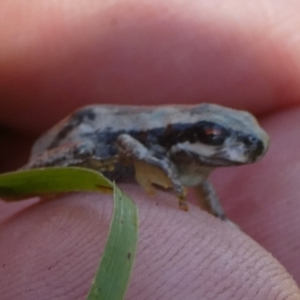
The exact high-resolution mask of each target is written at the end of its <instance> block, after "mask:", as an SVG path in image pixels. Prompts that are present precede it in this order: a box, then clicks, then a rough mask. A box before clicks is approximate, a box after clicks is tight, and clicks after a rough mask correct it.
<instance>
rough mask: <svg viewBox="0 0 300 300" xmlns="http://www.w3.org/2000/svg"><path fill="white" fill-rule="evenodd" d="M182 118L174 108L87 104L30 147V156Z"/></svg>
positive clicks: (161, 124) (179, 111)
mask: <svg viewBox="0 0 300 300" xmlns="http://www.w3.org/2000/svg"><path fill="white" fill-rule="evenodd" d="M177 115H178V117H179V115H182V110H181V109H180V108H179V107H176V106H161V107H159V108H157V107H156V108H155V109H154V108H153V107H151V106H149V107H147V106H126V105H124V106H120V105H89V106H85V107H83V108H81V109H79V110H77V111H75V112H74V113H72V114H71V115H70V116H68V117H67V118H65V119H63V120H62V121H60V122H59V123H58V124H56V125H55V126H54V127H52V128H51V129H50V130H49V131H47V132H46V133H45V134H44V135H42V136H41V137H40V138H39V139H38V140H37V141H36V142H35V144H34V145H33V148H32V153H31V157H34V156H36V155H39V154H41V153H43V152H44V151H46V150H49V149H53V148H56V147H58V146H60V145H63V144H67V143H72V142H76V141H80V140H82V139H88V138H90V137H91V136H93V135H94V134H95V133H98V134H99V133H104V134H102V135H101V136H102V137H105V133H106V132H107V133H108V134H110V135H111V133H115V132H121V131H122V132H130V131H132V130H138V131H148V130H150V129H152V128H159V127H164V126H166V124H169V123H172V122H173V121H172V119H176V116H177Z"/></svg>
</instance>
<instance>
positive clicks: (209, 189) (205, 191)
mask: <svg viewBox="0 0 300 300" xmlns="http://www.w3.org/2000/svg"><path fill="white" fill-rule="evenodd" d="M197 190H198V192H199V193H200V194H201V196H202V198H204V201H205V203H204V204H205V206H206V207H205V208H206V209H207V210H208V211H209V212H210V213H212V214H213V215H215V216H216V217H218V218H220V219H221V220H224V221H225V220H227V217H226V215H225V212H224V210H223V207H222V205H221V203H220V200H219V197H218V196H217V193H216V192H215V189H214V187H213V185H212V184H211V182H210V181H209V180H208V179H205V180H203V181H202V182H201V184H200V185H199V186H198V187H197Z"/></svg>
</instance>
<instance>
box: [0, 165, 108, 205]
mask: <svg viewBox="0 0 300 300" xmlns="http://www.w3.org/2000/svg"><path fill="white" fill-rule="evenodd" d="M112 189H113V186H112V183H111V182H110V181H109V180H108V179H106V178H105V177H104V176H103V175H102V174H101V173H99V172H96V171H93V170H90V169H86V168H79V167H68V168H62V167H60V168H58V167H55V168H44V169H33V170H25V171H17V172H11V173H5V174H1V175H0V197H1V198H4V199H3V200H5V201H8V202H10V201H18V200H20V199H24V198H29V197H34V196H43V195H49V194H50V195H53V194H54V195H55V194H59V193H64V192H77V191H95V192H112Z"/></svg>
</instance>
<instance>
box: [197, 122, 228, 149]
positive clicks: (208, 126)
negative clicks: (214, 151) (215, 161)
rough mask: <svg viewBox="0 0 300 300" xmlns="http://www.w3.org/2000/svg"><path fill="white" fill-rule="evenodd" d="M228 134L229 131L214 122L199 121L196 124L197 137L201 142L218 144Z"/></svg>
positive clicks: (221, 142) (222, 141)
mask: <svg viewBox="0 0 300 300" xmlns="http://www.w3.org/2000/svg"><path fill="white" fill-rule="evenodd" d="M228 136H229V132H228V131H227V130H226V129H225V128H224V127H222V126H220V125H217V124H215V123H211V122H200V123H199V124H198V126H197V137H198V140H199V142H201V143H203V144H207V145H213V146H220V145H223V143H224V141H225V140H226V138H227V137H228Z"/></svg>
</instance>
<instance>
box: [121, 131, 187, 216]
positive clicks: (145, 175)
mask: <svg viewBox="0 0 300 300" xmlns="http://www.w3.org/2000/svg"><path fill="white" fill-rule="evenodd" d="M117 144H118V149H119V157H120V160H123V161H124V162H126V161H127V162H130V163H133V164H134V167H135V177H136V180H137V182H138V183H139V184H140V185H141V186H142V187H143V188H144V189H145V190H146V191H147V192H148V193H154V192H155V188H154V186H153V184H157V185H159V186H162V187H164V188H169V187H172V188H173V190H174V191H175V193H176V194H177V196H178V198H179V207H180V208H181V209H183V210H185V211H187V210H188V205H187V202H186V200H185V196H186V190H185V188H184V187H183V186H182V184H181V183H180V181H179V180H178V171H177V168H176V166H175V165H174V164H173V163H172V162H171V161H170V160H169V159H168V158H167V157H159V158H158V157H156V156H155V153H153V151H151V150H149V149H147V148H146V147H145V146H144V145H143V144H142V143H140V142H139V141H138V140H136V139H135V138H133V137H132V136H130V135H128V134H121V135H120V136H119V137H118V138H117Z"/></svg>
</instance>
